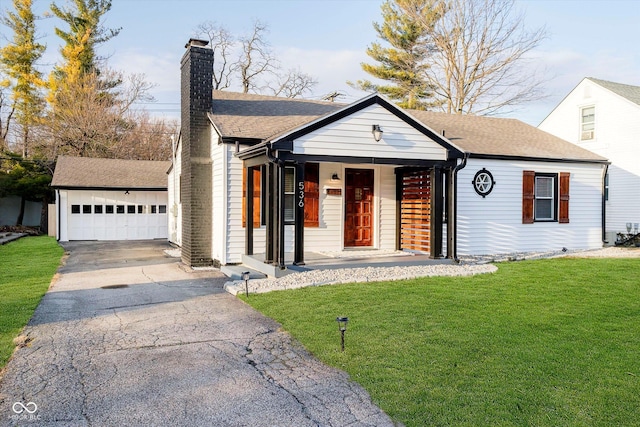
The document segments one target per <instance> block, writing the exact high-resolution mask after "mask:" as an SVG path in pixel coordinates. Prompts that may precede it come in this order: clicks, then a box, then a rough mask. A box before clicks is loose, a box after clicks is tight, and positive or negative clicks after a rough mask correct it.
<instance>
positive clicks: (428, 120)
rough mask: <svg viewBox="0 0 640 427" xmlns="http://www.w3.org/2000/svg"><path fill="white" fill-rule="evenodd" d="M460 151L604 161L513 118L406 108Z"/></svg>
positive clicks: (479, 153)
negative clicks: (443, 134) (443, 132)
mask: <svg viewBox="0 0 640 427" xmlns="http://www.w3.org/2000/svg"><path fill="white" fill-rule="evenodd" d="M409 114H411V115H412V116H413V117H415V118H416V119H418V120H419V121H420V122H422V123H424V124H425V126H428V127H430V128H431V129H433V130H434V131H436V132H437V133H439V134H441V133H442V131H443V130H444V131H445V136H446V138H447V139H448V140H449V141H451V143H452V144H454V145H455V146H457V147H460V148H461V149H462V150H464V151H466V152H468V153H471V154H476V155H485V156H496V157H497V156H508V157H534V158H539V159H555V160H580V161H586V160H593V161H605V160H606V159H605V158H604V157H601V156H599V155H597V154H595V153H592V152H591V151H588V150H585V149H584V148H581V147H578V146H577V145H575V144H572V143H570V142H568V141H565V140H563V139H560V138H558V137H556V136H553V135H551V134H550V133H547V132H544V131H542V130H540V129H538V128H536V127H533V126H531V125H528V124H526V123H524V122H521V121H520V120H516V119H503V118H497V117H486V116H471V115H457V114H446V113H437V112H432V111H416V110H413V111H409Z"/></svg>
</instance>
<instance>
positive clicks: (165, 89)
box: [0, 0, 640, 126]
mask: <svg viewBox="0 0 640 427" xmlns="http://www.w3.org/2000/svg"><path fill="white" fill-rule="evenodd" d="M64 2H65V0H56V3H57V4H58V5H62V4H64ZM34 3H35V7H36V9H37V11H40V12H42V11H44V10H46V9H47V7H48V5H49V4H50V0H46V1H45V0H34ZM381 3H382V1H380V0H252V1H250V0H208V1H206V0H113V6H112V9H111V11H110V12H109V13H108V14H107V15H106V16H105V26H107V27H110V28H117V27H122V31H121V33H120V35H118V36H117V37H116V38H114V39H112V40H110V41H109V42H107V43H105V44H103V45H101V46H100V48H99V53H100V54H101V55H104V56H109V57H110V59H109V65H110V66H111V67H112V68H116V69H120V70H123V71H126V72H131V73H133V72H135V73H144V74H145V75H146V77H147V80H149V81H150V82H152V83H155V84H156V85H157V87H156V88H155V89H154V92H153V93H154V96H155V98H156V100H157V103H156V104H155V105H151V106H149V109H150V110H151V111H153V112H154V114H160V115H165V116H167V117H177V116H178V111H179V102H180V98H179V92H178V91H179V85H180V82H179V62H180V58H181V56H182V54H183V53H184V45H185V43H186V42H187V40H188V39H189V38H190V37H192V36H193V34H194V30H195V28H196V26H197V25H198V24H200V23H202V22H204V21H213V22H217V23H219V24H222V25H224V26H225V27H227V28H228V29H229V30H230V31H231V32H232V33H234V34H237V35H240V34H243V33H247V32H248V31H250V29H251V28H252V23H253V21H254V20H256V19H258V20H260V21H261V22H263V23H266V24H267V25H268V26H269V29H270V31H269V34H268V36H267V38H268V40H269V41H270V43H271V45H272V48H273V50H274V52H275V54H276V56H277V57H278V58H279V59H280V61H281V62H282V65H283V66H284V67H285V68H299V69H300V70H301V71H303V72H305V73H307V74H311V75H313V76H314V77H316V79H317V80H318V81H319V84H318V85H317V86H316V87H315V88H314V93H313V94H312V95H309V96H307V97H309V98H314V99H318V98H320V97H322V96H323V95H325V94H327V93H330V92H333V91H336V90H337V91H341V92H343V93H346V94H348V97H346V98H343V99H341V101H343V102H350V101H354V100H356V99H359V98H361V97H362V96H364V95H365V94H364V93H362V92H358V91H355V90H354V89H352V88H350V87H349V86H347V84H346V81H347V80H352V81H355V80H358V79H363V78H367V75H366V73H364V72H363V71H362V70H361V68H360V63H362V62H370V61H369V57H367V55H366V54H365V49H366V48H367V46H368V45H370V44H371V42H373V41H376V33H375V31H374V30H373V27H372V22H374V21H377V22H381V21H382V19H381V13H380V5H381ZM517 6H518V7H519V8H521V9H522V10H523V11H524V13H525V16H526V17H525V22H526V24H527V26H528V27H530V28H537V27H541V26H546V28H547V31H548V34H549V37H548V39H547V40H545V41H544V42H543V43H542V44H541V46H540V47H539V48H538V49H537V50H536V51H535V52H534V53H533V54H534V55H535V57H536V58H538V59H537V60H538V61H539V63H540V64H541V65H542V66H543V67H544V69H545V70H546V75H545V77H546V78H547V79H548V83H547V84H546V86H545V89H546V92H547V94H548V97H547V98H546V99H545V100H544V101H540V102H536V103H532V104H527V105H526V106H523V107H522V109H521V110H520V111H518V112H516V113H512V114H511V115H510V117H515V118H518V119H521V120H523V121H525V122H527V123H530V124H532V125H534V126H537V125H538V124H539V123H540V122H541V121H542V120H543V119H544V118H545V116H546V115H547V114H549V113H550V112H551V110H552V109H553V107H554V106H556V105H557V104H558V103H559V102H560V101H561V100H562V98H563V97H564V96H565V95H567V94H568V93H569V91H571V90H572V89H573V88H574V87H575V86H576V85H577V84H578V83H579V82H580V80H582V78H584V77H596V78H600V79H604V80H611V81H614V82H619V83H626V84H632V85H639V86H640V53H639V52H640V47H638V41H639V40H640V0H604V1H595V0H591V1H590V0H581V1H578V0H519V1H518V3H517ZM9 7H11V1H10V0H0V9H2V10H6V9H7V8H9ZM39 24H40V26H39V33H40V34H41V35H42V36H44V37H43V39H42V40H43V41H45V43H46V44H47V45H48V49H47V54H46V57H45V58H43V62H44V63H47V64H51V63H53V62H55V61H57V60H58V58H59V55H58V52H57V48H58V43H59V41H58V38H57V37H55V36H54V35H53V28H52V27H53V25H61V24H60V22H59V21H58V20H57V19H52V18H49V19H44V20H42V21H40V22H39ZM1 31H2V34H3V35H4V36H5V37H6V36H8V35H9V34H7V29H6V28H5V27H2V30H1ZM1 43H2V44H4V41H2V42H1Z"/></svg>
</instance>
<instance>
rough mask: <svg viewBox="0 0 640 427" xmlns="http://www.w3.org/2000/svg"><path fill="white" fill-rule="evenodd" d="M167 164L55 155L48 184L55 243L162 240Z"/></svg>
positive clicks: (164, 231) (164, 234)
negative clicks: (53, 203) (53, 201)
mask: <svg viewBox="0 0 640 427" xmlns="http://www.w3.org/2000/svg"><path fill="white" fill-rule="evenodd" d="M170 165H171V162H159V161H144V160H118V159H96V158H87V157H65V156H60V157H59V158H58V162H57V164H56V170H55V172H54V174H53V180H52V182H51V186H52V187H53V188H54V189H55V192H56V224H57V226H56V237H57V239H58V240H59V241H63V242H66V241H70V240H146V239H166V238H167V224H168V223H167V209H168V208H167V170H168V169H169V167H170Z"/></svg>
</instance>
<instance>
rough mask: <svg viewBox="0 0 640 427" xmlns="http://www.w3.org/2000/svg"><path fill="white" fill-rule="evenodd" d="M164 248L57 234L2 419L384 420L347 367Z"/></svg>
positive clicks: (2, 399)
mask: <svg viewBox="0 0 640 427" xmlns="http://www.w3.org/2000/svg"><path fill="white" fill-rule="evenodd" d="M166 248H167V246H166V243H161V242H126V243H124V244H123V243H110V242H103V243H95V242H94V243H72V244H65V249H66V250H68V251H70V257H69V258H68V260H67V263H66V265H65V266H64V267H62V268H61V269H60V274H59V276H58V277H57V279H56V280H55V283H54V285H53V287H52V288H51V290H50V291H49V292H48V293H47V294H46V295H45V297H44V299H43V300H42V303H41V304H40V306H39V307H38V309H37V310H36V312H35V314H34V317H33V318H32V320H31V322H30V324H29V326H28V327H27V328H26V330H25V333H24V335H25V337H24V338H25V341H26V342H27V345H26V346H24V347H23V348H20V349H19V350H18V351H17V352H16V354H15V355H14V357H13V359H12V360H11V362H10V363H9V365H8V366H7V368H6V370H5V372H4V373H3V377H2V379H0V425H3V426H4V425H38V426H107V425H108V426H115V425H118V426H120V425H131V426H143V425H144V426H153V425H167V426H168V425H170V426H187V425H188V426H193V425H211V426H385V425H393V423H392V422H391V420H390V419H389V418H388V417H387V416H386V415H385V414H384V413H382V411H380V409H379V408H377V407H376V406H375V405H373V404H372V403H371V401H370V398H369V395H368V394H367V393H366V392H365V391H364V390H363V389H362V388H361V387H360V386H358V385H357V384H355V383H353V382H351V381H350V380H349V378H348V377H347V375H346V374H344V373H343V372H341V371H338V370H335V369H332V368H329V367H327V366H325V365H323V364H321V363H320V362H318V361H317V360H316V359H314V358H313V357H311V356H310V355H309V354H308V353H307V352H306V351H305V350H304V349H302V348H301V347H300V346H299V344H297V343H295V342H293V341H292V340H291V338H290V337H289V336H288V335H287V334H285V333H283V332H281V331H280V330H279V325H278V324H276V323H275V322H273V321H271V320H270V319H267V318H265V317H264V316H262V315H261V314H259V313H258V312H256V311H255V310H253V309H252V308H251V307H249V306H248V305H246V304H244V303H243V302H241V301H239V300H237V299H236V298H234V297H233V296H231V295H229V294H228V293H226V292H224V291H223V289H222V285H223V283H224V282H225V281H227V280H228V279H227V278H226V277H225V276H223V275H222V274H220V273H217V272H187V271H185V270H184V269H182V268H181V267H180V264H179V263H178V262H177V261H176V260H175V259H172V258H168V257H166V256H164V254H163V250H164V249H166ZM36 407H37V409H35V408H36ZM34 409H35V410H34ZM17 412H19V413H17Z"/></svg>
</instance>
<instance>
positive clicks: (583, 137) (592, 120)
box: [580, 106, 596, 141]
mask: <svg viewBox="0 0 640 427" xmlns="http://www.w3.org/2000/svg"><path fill="white" fill-rule="evenodd" d="M595 132H596V107H594V106H591V107H583V108H581V109H580V141H589V140H592V139H594V138H595V136H596V133H595Z"/></svg>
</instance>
